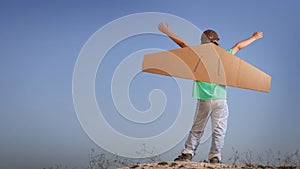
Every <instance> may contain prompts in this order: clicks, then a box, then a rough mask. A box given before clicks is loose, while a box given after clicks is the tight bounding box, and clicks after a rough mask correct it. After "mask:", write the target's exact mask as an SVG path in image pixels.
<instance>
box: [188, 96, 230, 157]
mask: <svg viewBox="0 0 300 169" xmlns="http://www.w3.org/2000/svg"><path fill="white" fill-rule="evenodd" d="M228 114H229V113H228V106H227V101H226V100H225V99H220V100H198V102H197V107H196V112H195V117H194V122H193V126H192V129H191V130H190V133H189V136H188V138H187V140H186V142H185V148H184V149H183V150H182V153H184V154H186V153H189V154H192V155H193V156H194V155H195V151H196V149H197V147H198V145H199V143H200V139H201V137H202V135H203V131H204V128H205V126H206V123H207V121H208V119H209V117H211V122H212V143H211V148H210V152H209V157H208V158H209V159H211V158H213V157H218V159H219V160H221V151H222V148H223V145H224V138H225V133H226V128H227V119H228Z"/></svg>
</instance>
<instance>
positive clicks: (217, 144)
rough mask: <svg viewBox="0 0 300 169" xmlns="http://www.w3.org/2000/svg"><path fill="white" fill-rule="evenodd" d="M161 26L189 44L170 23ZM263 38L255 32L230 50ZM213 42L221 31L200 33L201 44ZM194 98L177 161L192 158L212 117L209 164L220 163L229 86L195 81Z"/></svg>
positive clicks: (165, 31) (160, 25)
mask: <svg viewBox="0 0 300 169" xmlns="http://www.w3.org/2000/svg"><path fill="white" fill-rule="evenodd" d="M158 29H159V30H160V31H161V32H163V33H165V34H166V35H168V36H169V38H171V39H172V40H173V41H174V42H175V43H177V44H178V45H179V46H180V47H182V48H183V47H187V46H188V44H187V43H186V42H185V41H184V40H183V39H182V38H180V37H178V36H177V35H175V34H174V33H172V32H171V31H170V28H169V25H168V24H167V25H164V24H163V23H160V24H159V25H158ZM262 37H263V33H262V32H254V33H253V35H252V36H251V37H250V38H248V39H246V40H243V41H240V42H238V43H237V44H235V45H234V46H233V47H232V48H231V49H229V50H228V52H229V53H231V54H233V55H234V54H236V53H237V52H238V51H239V50H241V49H242V48H244V47H246V46H248V45H250V44H251V43H252V42H254V41H255V40H258V39H260V38H262ZM204 43H214V44H215V45H219V37H218V34H217V33H216V32H215V31H213V30H206V31H204V32H203V33H202V35H201V44H204ZM193 97H195V98H196V99H197V106H196V111H195V117H194V122H193V126H192V129H191V130H190V133H189V136H188V138H187V140H186V142H185V148H184V149H183V150H182V153H181V155H179V156H178V157H177V158H176V159H175V161H191V160H192V158H193V156H194V155H195V151H196V149H197V147H198V145H199V143H200V138H201V137H202V135H203V131H204V128H205V125H206V123H207V120H208V119H209V117H211V121H212V130H213V131H212V143H211V148H210V152H209V156H208V158H209V161H210V163H220V162H221V151H222V148H223V145H224V138H225V133H226V128H227V119H228V106H227V101H226V86H223V85H218V84H213V83H207V82H198V81H195V82H194V89H193Z"/></svg>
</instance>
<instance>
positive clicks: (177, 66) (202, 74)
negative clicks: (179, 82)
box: [142, 43, 271, 92]
mask: <svg viewBox="0 0 300 169" xmlns="http://www.w3.org/2000/svg"><path fill="white" fill-rule="evenodd" d="M142 71H143V72H149V73H155V74H161V75H167V76H174V77H179V78H185V79H190V80H195V81H203V82H211V83H215V84H220V85H226V86H232V87H238V88H245V89H251V90H256V91H261V92H269V91H270V84H271V76H270V75H268V74H266V73H264V72H263V71H261V70H259V69H258V68H256V67H254V66H252V65H250V64H249V63H247V62H245V61H243V60H242V59H240V58H238V57H236V56H234V55H232V54H230V53H228V52H227V51H226V50H224V49H222V48H221V47H219V46H216V45H214V44H210V43H209V44H202V45H198V46H192V47H185V48H180V49H174V50H169V51H165V52H158V53H153V54H148V55H145V56H144V60H143V66H142Z"/></svg>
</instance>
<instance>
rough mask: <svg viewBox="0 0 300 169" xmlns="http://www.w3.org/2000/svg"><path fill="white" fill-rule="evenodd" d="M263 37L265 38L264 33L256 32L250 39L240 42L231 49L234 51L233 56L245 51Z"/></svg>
mask: <svg viewBox="0 0 300 169" xmlns="http://www.w3.org/2000/svg"><path fill="white" fill-rule="evenodd" d="M262 37H263V32H254V33H253V35H252V36H251V37H250V38H248V39H245V40H243V41H240V42H238V43H237V44H235V45H234V46H233V47H232V48H231V49H232V51H233V54H235V53H237V52H238V51H239V50H241V49H243V48H244V47H246V46H248V45H250V44H251V43H252V42H254V41H256V40H258V39H260V38H262Z"/></svg>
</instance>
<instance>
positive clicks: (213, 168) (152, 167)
mask: <svg viewBox="0 0 300 169" xmlns="http://www.w3.org/2000/svg"><path fill="white" fill-rule="evenodd" d="M224 168H233V169H300V168H297V167H288V166H285V167H267V166H235V165H230V164H209V163H204V162H159V163H148V164H139V165H135V166H131V167H124V168H120V169H224Z"/></svg>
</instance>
